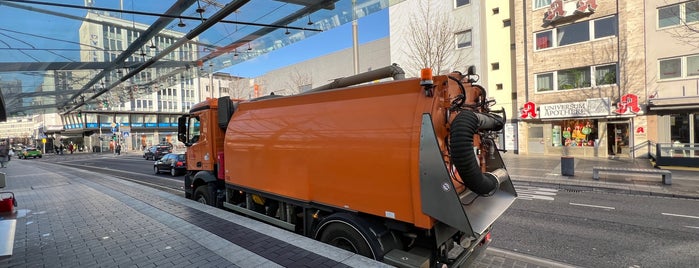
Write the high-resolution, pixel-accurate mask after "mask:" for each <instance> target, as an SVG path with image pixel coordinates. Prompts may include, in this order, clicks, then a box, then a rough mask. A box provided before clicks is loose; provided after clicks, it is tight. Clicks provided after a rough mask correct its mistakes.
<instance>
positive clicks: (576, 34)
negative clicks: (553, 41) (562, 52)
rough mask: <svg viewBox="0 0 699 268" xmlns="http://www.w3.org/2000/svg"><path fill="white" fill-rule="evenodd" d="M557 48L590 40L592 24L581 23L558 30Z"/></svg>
mask: <svg viewBox="0 0 699 268" xmlns="http://www.w3.org/2000/svg"><path fill="white" fill-rule="evenodd" d="M556 36H557V37H558V38H557V41H558V42H557V46H565V45H570V44H575V43H581V42H585V41H589V40H590V23H588V22H586V21H585V22H580V23H573V24H570V25H566V26H563V27H560V28H558V29H556Z"/></svg>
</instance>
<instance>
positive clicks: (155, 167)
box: [153, 166, 160, 174]
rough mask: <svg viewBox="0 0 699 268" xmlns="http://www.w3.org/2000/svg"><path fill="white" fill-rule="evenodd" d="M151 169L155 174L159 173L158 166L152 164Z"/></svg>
mask: <svg viewBox="0 0 699 268" xmlns="http://www.w3.org/2000/svg"><path fill="white" fill-rule="evenodd" d="M153 171H155V174H160V169H159V168H158V166H153Z"/></svg>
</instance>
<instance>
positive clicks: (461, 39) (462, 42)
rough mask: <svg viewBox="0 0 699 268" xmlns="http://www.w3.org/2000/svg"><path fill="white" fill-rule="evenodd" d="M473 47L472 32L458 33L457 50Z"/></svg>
mask: <svg viewBox="0 0 699 268" xmlns="http://www.w3.org/2000/svg"><path fill="white" fill-rule="evenodd" d="M470 46H471V30H466V31H463V32H458V33H456V48H464V47H470Z"/></svg>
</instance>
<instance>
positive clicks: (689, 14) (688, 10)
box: [684, 1, 699, 23]
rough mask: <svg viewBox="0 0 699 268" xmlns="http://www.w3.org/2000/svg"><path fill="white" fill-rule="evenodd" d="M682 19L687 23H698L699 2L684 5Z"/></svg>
mask: <svg viewBox="0 0 699 268" xmlns="http://www.w3.org/2000/svg"><path fill="white" fill-rule="evenodd" d="M684 18H685V19H684V20H685V21H686V22H687V23H692V22H697V21H699V1H692V2H687V3H685V8H684Z"/></svg>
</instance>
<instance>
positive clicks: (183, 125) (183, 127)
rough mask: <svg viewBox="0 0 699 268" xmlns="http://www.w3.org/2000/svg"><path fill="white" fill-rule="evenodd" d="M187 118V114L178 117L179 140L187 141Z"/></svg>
mask: <svg viewBox="0 0 699 268" xmlns="http://www.w3.org/2000/svg"><path fill="white" fill-rule="evenodd" d="M187 119H189V116H186V115H183V116H180V117H179V118H177V140H178V141H180V142H183V143H187Z"/></svg>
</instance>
